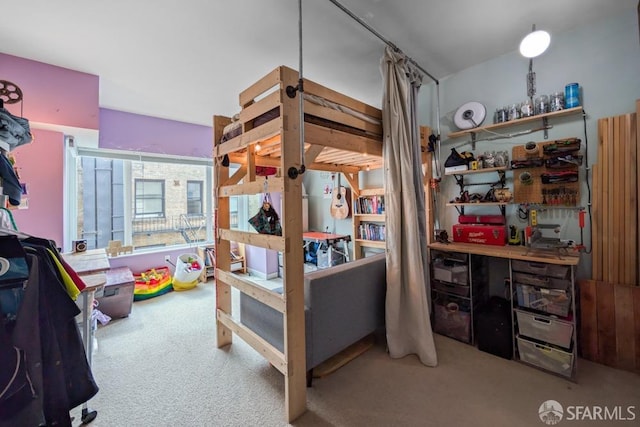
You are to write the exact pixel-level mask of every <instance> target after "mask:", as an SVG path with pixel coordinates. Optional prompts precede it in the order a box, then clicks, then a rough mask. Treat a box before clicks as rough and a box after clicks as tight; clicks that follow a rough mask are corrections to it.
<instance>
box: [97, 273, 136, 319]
mask: <svg viewBox="0 0 640 427" xmlns="http://www.w3.org/2000/svg"><path fill="white" fill-rule="evenodd" d="M106 279H107V280H106V283H105V285H104V290H103V291H102V295H101V296H98V297H97V298H96V300H97V301H98V307H97V309H98V310H100V311H101V312H102V313H104V314H106V315H107V316H109V317H111V318H114V319H115V318H119V317H127V316H128V315H129V314H131V306H132V305H133V289H134V286H135V279H134V278H133V273H132V272H131V270H130V269H129V268H128V267H120V268H112V269H110V270H107V272H106Z"/></svg>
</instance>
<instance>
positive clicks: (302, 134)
mask: <svg viewBox="0 0 640 427" xmlns="http://www.w3.org/2000/svg"><path fill="white" fill-rule="evenodd" d="M298 41H299V47H298V55H299V65H298V67H299V72H300V75H299V81H298V89H299V91H300V93H299V96H298V105H299V107H298V109H299V110H300V121H299V124H298V125H299V126H300V166H301V167H304V99H303V94H304V86H303V84H302V0H298Z"/></svg>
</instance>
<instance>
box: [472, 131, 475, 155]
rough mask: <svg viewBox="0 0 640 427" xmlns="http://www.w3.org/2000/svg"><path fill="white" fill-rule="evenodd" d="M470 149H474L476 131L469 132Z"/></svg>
mask: <svg viewBox="0 0 640 427" xmlns="http://www.w3.org/2000/svg"><path fill="white" fill-rule="evenodd" d="M471 150H472V151H475V150H476V133H475V132H472V133H471Z"/></svg>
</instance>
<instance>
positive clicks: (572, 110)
mask: <svg viewBox="0 0 640 427" xmlns="http://www.w3.org/2000/svg"><path fill="white" fill-rule="evenodd" d="M581 112H582V106H580V107H575V108H569V109H567V110H560V111H554V112H552V113H545V114H538V115H537V116H531V117H523V118H522V119H517V120H511V121H508V122H502V123H494V124H490V125H486V126H480V127H477V128H473V129H466V130H461V131H458V132H451V133H450V134H449V135H448V137H449V138H459V137H461V136H466V135H473V134H479V133H482V132H487V131H493V130H496V129H502V128H506V127H510V126H520V125H524V124H527V123H532V122H535V121H538V120H541V119H550V118H556V117H563V116H570V115H572V114H578V113H581Z"/></svg>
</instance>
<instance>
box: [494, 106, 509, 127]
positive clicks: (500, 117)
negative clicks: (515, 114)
mask: <svg viewBox="0 0 640 427" xmlns="http://www.w3.org/2000/svg"><path fill="white" fill-rule="evenodd" d="M507 120H508V113H507V109H506V108H504V107H503V108H498V109H497V110H496V112H495V114H494V116H493V122H494V123H504V122H506V121H507Z"/></svg>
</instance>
